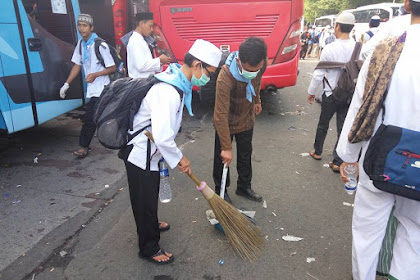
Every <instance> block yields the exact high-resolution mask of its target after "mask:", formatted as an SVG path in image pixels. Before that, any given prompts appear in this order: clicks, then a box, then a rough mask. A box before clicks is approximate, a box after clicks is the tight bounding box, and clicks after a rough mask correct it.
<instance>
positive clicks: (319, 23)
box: [314, 15, 337, 31]
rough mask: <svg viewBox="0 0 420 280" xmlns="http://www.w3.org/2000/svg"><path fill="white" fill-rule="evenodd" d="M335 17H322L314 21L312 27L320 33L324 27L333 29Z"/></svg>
mask: <svg viewBox="0 0 420 280" xmlns="http://www.w3.org/2000/svg"><path fill="white" fill-rule="evenodd" d="M336 19H337V15H328V16H322V17H319V18H316V19H315V22H314V25H315V30H316V31H321V30H322V29H323V28H325V27H326V26H328V25H329V26H330V27H334V24H335V20H336Z"/></svg>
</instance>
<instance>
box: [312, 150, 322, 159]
mask: <svg viewBox="0 0 420 280" xmlns="http://www.w3.org/2000/svg"><path fill="white" fill-rule="evenodd" d="M309 155H310V156H311V157H312V158H313V159H315V160H321V159H322V156H321V155H317V154H315V151H311V152H310V153H309Z"/></svg>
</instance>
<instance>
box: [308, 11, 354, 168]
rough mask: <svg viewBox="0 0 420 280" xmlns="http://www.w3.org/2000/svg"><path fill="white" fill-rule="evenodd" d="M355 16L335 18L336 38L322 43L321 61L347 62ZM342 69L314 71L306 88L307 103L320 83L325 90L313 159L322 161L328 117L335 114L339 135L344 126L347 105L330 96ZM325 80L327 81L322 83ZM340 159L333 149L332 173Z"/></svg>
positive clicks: (352, 43)
mask: <svg viewBox="0 0 420 280" xmlns="http://www.w3.org/2000/svg"><path fill="white" fill-rule="evenodd" d="M354 22H355V19H354V15H353V14H351V13H342V14H340V16H339V17H338V18H337V23H336V26H335V28H334V33H335V35H336V37H337V39H336V40H335V41H334V42H333V43H331V44H328V45H326V46H325V48H324V50H323V51H322V53H321V58H320V61H335V62H348V61H349V60H350V57H351V55H352V53H353V49H354V47H355V44H356V42H355V41H354V40H352V39H350V35H349V34H350V31H351V30H352V28H353V26H354ZM340 73H341V70H340V69H339V68H336V69H317V70H315V71H314V74H313V76H312V80H311V83H310V85H309V88H308V93H309V95H308V98H307V99H308V102H309V103H310V104H313V103H314V100H315V95H316V93H317V89H318V87H319V86H320V85H321V84H323V87H324V93H323V95H322V104H321V115H320V116H319V122H318V127H317V131H316V136H315V142H314V150H313V151H311V152H310V155H311V156H312V157H313V158H314V159H316V160H321V158H322V156H321V155H322V151H323V147H324V141H325V137H326V136H327V132H328V128H329V125H330V120H331V119H332V117H333V116H334V114H336V117H337V134H338V137H337V139H338V138H339V136H340V133H341V129H342V127H343V123H344V119H345V118H346V115H347V110H348V105H347V104H339V103H337V102H336V101H335V100H334V97H333V96H332V90H333V89H334V88H335V87H336V86H337V82H338V78H339V77H340ZM324 79H326V80H327V81H328V82H326V81H325V82H324ZM341 163H342V160H341V159H340V157H339V156H338V155H337V153H336V150H335V147H334V151H333V161H331V162H330V167H331V168H332V170H333V171H334V172H340V168H339V166H340V164H341Z"/></svg>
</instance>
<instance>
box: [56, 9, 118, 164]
mask: <svg viewBox="0 0 420 280" xmlns="http://www.w3.org/2000/svg"><path fill="white" fill-rule="evenodd" d="M77 28H78V30H79V33H80V35H81V36H82V39H81V40H79V42H78V43H77V46H76V48H75V49H74V53H73V57H72V58H71V61H72V62H73V63H74V65H73V68H72V69H71V71H70V74H69V76H68V78H67V80H66V82H65V83H64V85H63V86H62V87H61V89H60V97H61V98H63V99H64V98H65V97H66V91H67V90H68V89H69V87H70V86H69V84H70V83H71V82H72V81H73V80H74V79H75V78H76V77H77V76H78V75H79V73H80V70H81V68H82V66H83V73H84V75H85V81H86V83H87V93H86V97H87V98H90V102H89V103H88V104H87V106H86V113H85V116H84V123H83V126H82V131H81V132H80V138H79V145H80V149H79V150H77V151H75V152H73V154H74V155H75V156H77V157H79V158H84V157H86V156H87V155H88V153H89V151H90V148H89V145H90V142H91V141H92V138H93V135H94V134H95V131H96V125H95V123H94V122H93V114H94V108H95V104H96V102H97V100H98V99H99V96H100V95H101V93H102V90H103V89H104V86H105V85H107V84H109V82H110V80H109V75H110V74H112V73H114V72H115V70H116V69H117V68H116V66H115V63H114V59H113V58H112V55H111V53H110V52H109V47H108V45H107V44H106V43H105V42H103V43H101V46H100V48H99V52H100V54H101V55H102V58H103V61H104V64H105V67H104V66H103V65H102V64H101V63H100V62H99V60H98V58H97V57H96V54H95V39H96V38H98V35H96V33H94V32H93V18H92V16H91V15H88V14H80V15H79V16H78V18H77ZM80 44H81V45H80Z"/></svg>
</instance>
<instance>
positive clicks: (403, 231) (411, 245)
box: [337, 24, 420, 280]
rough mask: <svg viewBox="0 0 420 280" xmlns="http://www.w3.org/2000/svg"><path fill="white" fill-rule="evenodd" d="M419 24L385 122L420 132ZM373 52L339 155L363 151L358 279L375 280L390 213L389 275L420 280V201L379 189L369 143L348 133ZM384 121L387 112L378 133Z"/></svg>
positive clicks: (346, 157)
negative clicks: (370, 168)
mask: <svg viewBox="0 0 420 280" xmlns="http://www.w3.org/2000/svg"><path fill="white" fill-rule="evenodd" d="M418 34H420V24H417V25H412V26H409V27H408V29H407V39H406V42H405V46H404V49H403V51H402V53H401V56H400V58H399V60H398V62H397V64H396V66H395V70H394V74H393V76H392V79H391V83H390V85H389V91H388V95H387V97H386V100H385V108H386V114H385V118H384V124H387V125H395V126H400V127H403V128H407V129H411V130H416V131H420V71H418V65H419V64H420V55H419V53H418V46H419V45H420V37H419V36H418ZM370 58H371V56H369V57H368V58H367V60H366V62H365V64H364V65H363V67H362V69H361V71H360V73H359V78H358V81H357V85H356V90H355V93H354V96H353V100H352V102H351V104H350V108H349V111H348V113H347V117H346V120H345V122H344V126H343V130H342V133H341V137H340V140H339V142H338V146H337V153H338V155H339V156H340V157H341V158H342V159H343V161H344V162H356V161H357V159H358V156H359V152H360V150H361V151H362V156H361V158H360V160H359V170H360V171H359V173H360V174H359V184H358V189H357V192H356V198H355V203H354V211H353V224H352V233H353V268H352V269H353V279H355V280H374V279H375V272H376V267H377V264H378V255H379V251H380V249H381V246H382V241H383V238H384V235H385V230H386V226H387V222H388V219H389V215H390V212H391V209H392V207H393V205H394V204H395V212H394V216H395V217H396V218H397V219H398V221H399V226H398V229H397V234H396V238H395V243H394V248H393V254H394V255H393V260H392V264H391V270H390V274H391V275H392V276H394V277H396V278H397V279H399V280H418V279H420V202H418V201H415V200H410V199H407V198H404V197H401V196H396V195H393V194H390V193H386V192H383V191H380V190H378V189H377V188H375V186H374V185H373V183H372V181H371V180H370V179H369V177H368V175H367V174H366V173H365V171H364V169H363V161H364V157H365V153H366V150H367V147H368V145H369V141H364V142H361V143H356V144H351V143H350V142H349V141H348V139H347V137H348V134H349V132H350V129H351V126H352V124H353V121H354V119H355V117H356V115H357V112H358V111H359V108H360V106H361V104H362V100H363V93H364V88H365V83H366V77H367V73H368V66H369V62H370ZM381 122H382V111H381V113H380V115H379V116H378V119H377V122H376V124H375V131H376V130H377V129H378V127H379V125H380V124H381Z"/></svg>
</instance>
